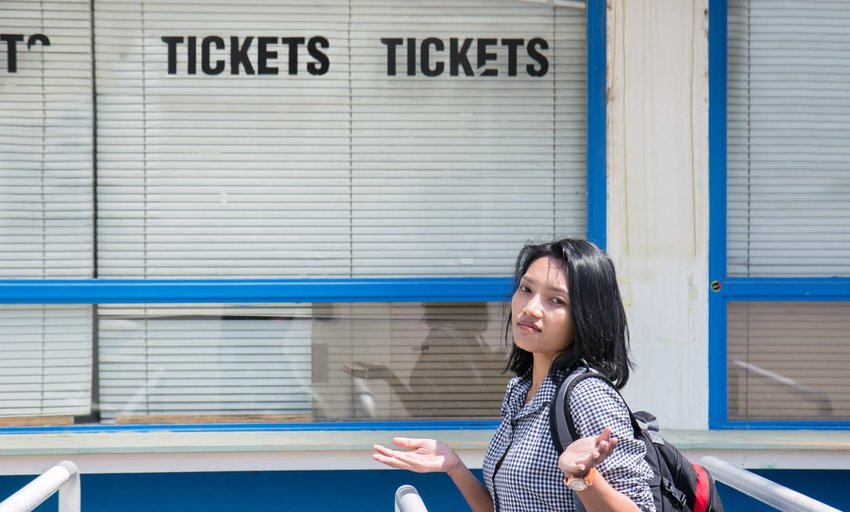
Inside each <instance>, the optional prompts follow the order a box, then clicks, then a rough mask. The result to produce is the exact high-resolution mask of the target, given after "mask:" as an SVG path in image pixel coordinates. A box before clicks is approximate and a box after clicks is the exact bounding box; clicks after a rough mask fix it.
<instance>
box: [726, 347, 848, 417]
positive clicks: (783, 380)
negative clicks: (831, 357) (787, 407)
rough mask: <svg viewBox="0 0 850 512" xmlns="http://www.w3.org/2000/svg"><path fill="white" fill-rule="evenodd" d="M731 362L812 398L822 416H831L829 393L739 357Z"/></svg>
mask: <svg viewBox="0 0 850 512" xmlns="http://www.w3.org/2000/svg"><path fill="white" fill-rule="evenodd" d="M732 364H733V365H734V366H736V367H737V368H740V369H741V370H744V371H746V372H752V373H755V374H756V375H759V376H761V377H764V378H766V379H770V380H772V381H774V382H776V383H778V384H780V385H782V386H785V387H787V388H789V389H790V391H792V392H794V393H797V394H798V395H802V396H803V397H804V398H808V399H810V400H813V401H814V402H815V403H816V404H817V407H818V411H819V412H820V413H821V415H822V416H832V401H831V400H830V398H829V394H828V393H826V392H825V391H821V390H819V389H815V388H813V387H811V386H807V385H805V384H801V383H799V382H797V381H796V380H794V379H791V378H789V377H785V376H784V375H780V374H778V373H776V372H772V371H770V370H768V369H766V368H762V367H761V366H758V365H756V364H753V363H750V362H747V361H743V360H741V359H735V360H734V361H732Z"/></svg>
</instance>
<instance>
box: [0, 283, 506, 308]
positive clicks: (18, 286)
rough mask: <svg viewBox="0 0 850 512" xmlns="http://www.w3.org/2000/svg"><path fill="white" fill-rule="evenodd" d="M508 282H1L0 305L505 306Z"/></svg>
mask: <svg viewBox="0 0 850 512" xmlns="http://www.w3.org/2000/svg"><path fill="white" fill-rule="evenodd" d="M511 290H512V278H509V277H458V278H396V279H270V280H110V279H98V280H94V279H91V280H45V281H33V280H17V281H0V304H98V303H109V304H140V303H187V302H189V303H210V302H213V303H221V302H226V303H247V302H478V301H502V300H506V299H507V298H508V296H509V295H510V293H511Z"/></svg>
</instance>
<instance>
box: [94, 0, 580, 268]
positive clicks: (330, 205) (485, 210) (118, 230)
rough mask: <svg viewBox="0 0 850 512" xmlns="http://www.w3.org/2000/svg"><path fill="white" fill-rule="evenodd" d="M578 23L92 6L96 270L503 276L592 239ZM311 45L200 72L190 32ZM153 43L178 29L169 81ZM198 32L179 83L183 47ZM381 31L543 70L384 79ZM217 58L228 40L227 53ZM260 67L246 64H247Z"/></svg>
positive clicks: (406, 6) (514, 13)
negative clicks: (570, 238)
mask: <svg viewBox="0 0 850 512" xmlns="http://www.w3.org/2000/svg"><path fill="white" fill-rule="evenodd" d="M584 17H585V15H584V11H582V10H577V9H572V8H553V7H551V6H548V7H547V6H541V5H535V4H533V3H528V2H519V1H516V0H499V1H497V2H492V1H483V0H479V1H474V0H468V1H465V2H461V3H456V2H451V3H446V2H439V1H436V0H429V1H423V2H416V3H411V2H404V1H401V0H392V1H370V2H365V1H364V2H360V1H354V0H353V1H351V2H341V1H324V2H320V3H315V2H313V3H304V2H294V1H287V0H280V1H276V2H269V3H264V4H262V5H235V4H232V5H231V4H208V3H207V2H203V3H202V2H192V1H186V2H177V3H168V4H161V3H157V4H150V3H141V2H119V1H110V0H98V1H96V2H95V21H96V23H95V25H96V31H97V32H96V37H95V41H96V51H97V62H98V66H97V72H96V73H97V74H96V77H97V82H98V163H99V181H98V206H99V209H98V212H99V233H98V234H99V251H98V258H99V259H98V262H99V271H100V275H101V276H103V277H147V278H174V277H290V276H305V275H306V276H358V277H362V276H390V275H391V276H407V275H431V276H441V275H504V274H505V273H507V272H508V271H509V270H510V268H511V266H512V264H513V259H514V257H515V255H516V251H517V249H518V248H519V247H520V245H521V244H522V243H523V242H525V241H526V240H529V239H551V238H553V237H555V236H564V235H576V236H583V235H584V234H585V232H586V213H585V212H586V208H587V204H586V191H585V190H586V189H585V183H586V171H585V162H586V149H585V140H586V139H585V134H584V132H585V129H586V128H585V127H586V106H585V103H586V93H585V89H586V57H585V53H586V41H585V39H586V36H585V23H584ZM211 34H216V35H220V36H222V37H225V36H228V37H229V36H236V37H238V38H239V40H240V41H241V42H243V43H244V41H245V40H246V38H248V37H253V38H254V40H253V46H252V48H256V46H257V44H258V43H257V41H258V39H257V38H259V37H261V36H265V37H282V36H293V37H294V36H298V37H305V38H307V39H309V38H310V37H313V36H322V37H325V38H327V39H328V41H329V48H327V49H324V50H323V51H324V52H325V54H326V55H327V57H328V60H329V70H328V72H327V73H326V74H324V75H321V76H312V75H310V74H309V72H308V69H307V66H308V65H309V64H310V63H311V62H313V60H312V58H311V56H310V55H309V54H308V52H307V50H306V49H305V48H304V46H303V45H302V46H301V47H300V48H301V51H300V53H299V56H298V59H299V60H298V63H299V64H298V74H297V75H295V76H292V75H288V74H287V73H286V71H287V47H286V46H285V45H281V44H278V45H277V46H275V47H274V49H275V50H276V51H277V52H278V58H277V60H276V61H275V64H276V65H277V66H278V67H279V68H280V74H278V75H266V76H259V75H246V74H244V69H242V70H241V72H240V74H238V75H232V74H230V64H229V57H228V56H229V53H228V50H225V51H217V50H213V53H214V54H215V55H214V56H215V57H219V56H220V57H221V58H223V59H225V60H226V61H227V62H226V63H225V67H226V69H225V72H224V73H222V74H220V75H216V76H207V75H205V74H203V73H202V72H201V62H200V61H201V55H200V45H201V38H203V37H205V36H209V35H211ZM163 36H167V37H168V36H183V37H184V38H186V42H185V43H184V44H182V45H180V46H179V47H177V66H176V74H168V63H167V54H168V48H167V45H166V44H165V43H164V42H163V41H162V40H161V38H162V37H163ZM189 36H195V37H197V38H198V41H197V45H198V47H199V49H198V53H199V56H198V61H197V62H196V64H195V65H196V67H197V74H194V75H189V74H187V69H188V66H189V62H188V59H187V55H186V51H187V47H188V37H189ZM382 37H403V38H404V39H405V40H406V39H407V38H408V37H411V38H416V39H417V44H420V43H421V41H422V40H423V38H425V37H437V38H440V39H441V40H443V41H444V42H445V44H446V45H447V46H448V44H449V41H450V39H451V38H458V39H465V38H471V39H475V40H476V42H473V43H472V47H471V50H470V53H469V55H470V58H471V61H472V65H473V68H475V64H476V57H477V54H476V48H477V46H476V45H477V40H478V39H479V38H495V39H497V40H501V39H505V38H520V39H523V40H524V41H525V42H526V43H527V42H528V41H529V40H530V39H532V38H538V37H539V38H542V39H545V40H546V41H547V42H548V44H549V49H548V50H543V49H540V51H541V52H542V53H544V54H545V55H546V56H547V58H548V61H549V70H548V73H547V74H546V75H545V76H543V77H539V78H535V77H531V76H528V74H527V73H526V71H525V67H526V66H527V65H533V64H535V62H534V61H533V60H532V59H531V58H530V57H529V56H528V55H527V51H526V49H525V46H522V47H520V48H518V51H517V65H518V74H517V76H507V61H508V55H507V50H506V48H505V47H502V46H496V47H493V49H492V51H493V52H494V53H495V54H496V55H497V57H496V59H495V60H494V61H493V62H492V63H489V64H488V65H487V66H488V67H493V68H494V69H497V70H498V73H499V76H497V77H482V76H475V77H465V76H459V77H452V76H450V74H449V69H448V68H449V62H448V58H446V54H447V53H448V48H446V51H444V52H443V54H442V57H443V60H444V61H445V62H444V64H445V66H446V70H445V72H444V73H443V75H441V76H439V77H433V78H431V77H425V76H422V74H421V70H420V69H419V68H418V67H417V74H416V76H406V74H405V70H406V66H407V51H406V49H401V48H400V49H399V51H398V59H397V66H398V69H399V73H398V74H397V75H396V76H387V47H386V46H385V45H384V44H382V43H381V38H382ZM225 42H226V43H227V44H228V45H229V44H230V43H229V41H225ZM250 54H251V55H252V59H254V60H253V62H254V66H255V67H256V66H257V63H256V51H255V50H254V49H252V50H251V51H250Z"/></svg>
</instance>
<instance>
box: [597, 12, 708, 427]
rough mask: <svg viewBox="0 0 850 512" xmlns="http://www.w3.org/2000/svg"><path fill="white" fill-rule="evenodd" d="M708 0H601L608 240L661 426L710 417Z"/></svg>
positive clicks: (632, 395)
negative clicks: (603, 7) (605, 34)
mask: <svg viewBox="0 0 850 512" xmlns="http://www.w3.org/2000/svg"><path fill="white" fill-rule="evenodd" d="M706 9H707V0H691V1H682V0H642V1H635V0H610V1H609V2H608V250H609V252H610V253H611V255H612V257H613V258H614V260H615V263H616V265H617V269H618V273H619V278H620V282H621V286H622V290H623V294H624V300H625V302H626V308H627V310H628V313H629V321H630V328H631V335H632V348H633V351H634V355H635V360H636V362H637V371H636V372H635V374H634V377H633V379H632V380H631V381H630V383H629V385H628V386H627V388H626V391H625V394H626V397H627V398H628V400H629V402H630V404H631V405H632V407H633V408H635V409H647V410H650V411H653V412H654V413H656V415H658V416H659V417H660V418H663V421H664V425H663V426H664V427H667V428H671V427H672V428H689V429H700V428H707V425H708V73H707V66H708V40H707V23H708V21H707V11H706Z"/></svg>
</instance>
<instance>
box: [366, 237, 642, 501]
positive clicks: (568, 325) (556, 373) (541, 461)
mask: <svg viewBox="0 0 850 512" xmlns="http://www.w3.org/2000/svg"><path fill="white" fill-rule="evenodd" d="M507 330H508V332H509V333H512V334H513V346H512V350H511V355H510V358H509V360H508V368H509V369H511V370H512V371H513V372H514V373H515V374H516V377H514V378H513V379H511V381H510V382H509V383H508V388H507V391H506V393H505V398H504V400H503V401H502V422H501V424H500V425H499V428H498V429H497V430H496V433H495V435H494V436H493V439H492V441H491V442H490V446H489V448H488V450H487V454H486V455H485V457H484V481H485V484H482V483H481V482H480V481H479V480H478V479H477V478H476V477H475V476H474V475H473V474H472V472H470V470H469V469H468V468H467V467H466V465H464V463H463V461H461V460H460V458H459V457H458V456H457V454H456V453H455V452H454V451H452V450H451V449H450V448H449V447H448V446H446V445H445V444H443V443H441V442H439V441H436V440H433V439H410V438H395V439H394V440H393V442H394V443H395V444H396V445H398V446H399V447H401V448H403V449H404V450H393V449H389V448H386V447H384V446H381V445H375V447H374V449H375V453H374V454H373V458H374V459H375V460H377V461H378V462H382V463H384V464H386V465H388V466H391V467H395V468H403V469H409V470H411V471H417V472H434V471H443V472H447V473H448V474H449V476H450V477H451V479H452V481H453V482H454V483H455V485H456V486H457V487H458V489H459V490H460V492H461V493H462V494H463V496H464V498H465V499H466V501H467V503H469V506H470V508H472V510H473V511H475V512H478V511H492V510H496V511H500V512H514V511H516V512H531V511H552V510H558V511H574V510H582V507H583V509H584V510H587V511H588V512H598V511H635V510H643V511H647V510H648V511H654V510H655V508H654V505H653V502H652V494H651V491H650V489H649V484H648V481H649V479H650V478H651V477H652V470H651V469H650V468H649V465H648V464H647V463H646V461H644V455H645V450H646V448H645V446H644V444H643V442H641V441H639V440H636V439H635V437H634V431H633V430H632V427H631V423H630V421H629V413H628V408H627V406H626V404H625V402H623V399H622V398H621V397H620V395H619V393H617V392H616V391H614V390H613V389H611V388H610V387H609V386H608V385H606V384H605V383H603V382H602V381H600V380H599V379H584V380H583V381H581V382H580V383H578V384H577V385H576V386H575V387H574V388H573V390H572V392H571V393H570V397H569V400H570V409H571V411H572V414H573V421H574V422H575V426H576V430H577V432H578V433H579V434H580V435H581V436H582V437H581V438H580V439H578V440H576V441H574V442H573V443H572V444H570V445H569V446H568V447H567V449H566V450H565V451H564V453H563V454H561V456H560V457H558V454H557V452H556V451H555V448H554V445H553V443H552V438H551V434H550V429H549V402H550V401H551V400H552V399H553V397H554V395H555V391H556V390H557V387H558V383H560V382H561V381H562V380H563V379H564V378H566V376H567V375H568V374H569V372H570V371H572V369H573V368H574V367H575V365H576V364H577V363H578V361H579V360H580V359H584V361H586V362H587V363H588V364H589V365H590V366H592V367H594V368H596V369H597V370H598V371H600V372H601V373H603V374H604V375H605V376H606V377H608V379H609V380H610V381H611V382H613V383H614V384H615V386H617V388H618V389H620V388H622V387H623V386H625V384H626V382H627V381H628V378H629V370H630V367H631V361H630V359H629V343H628V327H627V324H626V314H625V310H624V308H623V304H622V300H621V299H620V292H619V289H618V287H617V279H616V275H615V272H614V265H613V263H612V262H611V260H610V259H609V258H608V256H606V255H605V253H603V252H602V251H601V250H599V249H598V248H597V247H596V246H595V245H593V244H591V243H590V242H587V241H583V240H574V239H564V240H560V241H557V242H553V243H548V244H540V245H527V246H526V247H524V248H523V249H522V251H521V252H520V254H519V257H518V258H517V265H516V274H515V286H514V294H513V296H512V298H511V311H510V316H509V317H508V322H507ZM577 501H580V502H581V503H580V504H578V503H576V502H577Z"/></svg>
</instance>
